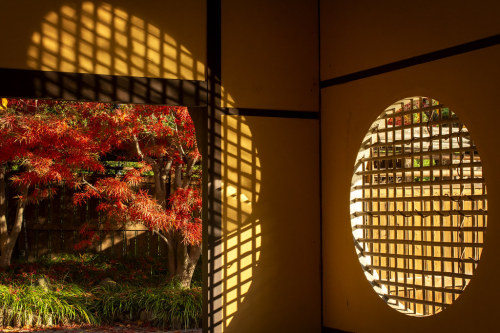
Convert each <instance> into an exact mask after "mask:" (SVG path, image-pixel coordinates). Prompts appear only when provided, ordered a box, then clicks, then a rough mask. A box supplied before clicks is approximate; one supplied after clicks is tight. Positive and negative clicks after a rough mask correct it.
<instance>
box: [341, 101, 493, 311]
mask: <svg viewBox="0 0 500 333" xmlns="http://www.w3.org/2000/svg"><path fill="white" fill-rule="evenodd" d="M351 224H352V230H353V236H354V242H355V246H356V250H357V252H358V256H359V259H360V262H361V264H362V266H363V269H364V271H365V275H366V276H367V278H368V280H369V281H370V283H371V284H372V286H373V287H374V289H375V291H376V292H377V293H378V294H379V295H380V297H382V298H383V299H384V300H385V301H386V302H387V303H388V304H389V305H391V306H393V307H394V308H396V309H398V310H399V311H402V312H405V313H407V314H412V315H418V316H426V315H432V314H435V313H437V312H439V311H442V310H443V309H445V308H446V307H447V306H449V305H450V304H452V303H453V302H454V301H455V300H456V299H457V298H458V297H459V296H460V294H461V293H462V291H463V290H464V288H465V287H466V286H467V284H468V283H469V281H470V279H471V278H472V276H473V274H474V271H475V269H476V267H477V265H478V262H479V259H480V256H481V251H482V247H483V241H484V233H485V231H486V224H487V197H486V185H485V181H484V178H483V173H482V167H481V160H480V158H479V155H478V152H477V149H476V146H475V145H474V142H473V141H472V140H471V138H470V136H469V132H468V130H467V128H466V127H465V126H464V125H463V124H462V123H461V122H460V120H459V119H458V117H457V116H456V115H455V113H453V112H452V111H451V110H450V109H449V108H447V107H445V106H444V105H442V104H440V103H439V102H437V101H435V100H432V99H429V98H425V97H413V98H407V99H404V100H401V101H399V102H397V103H395V104H393V105H391V106H390V107H389V108H387V109H386V110H385V111H384V112H383V113H382V114H381V115H380V116H379V118H378V119H377V120H376V121H375V122H374V123H373V125H372V127H371V128H370V130H369V132H368V134H367V135H366V137H365V139H364V141H363V143H362V146H361V149H360V151H359V154H358V158H357V161H356V166H355V173H354V176H353V181H352V188H351Z"/></svg>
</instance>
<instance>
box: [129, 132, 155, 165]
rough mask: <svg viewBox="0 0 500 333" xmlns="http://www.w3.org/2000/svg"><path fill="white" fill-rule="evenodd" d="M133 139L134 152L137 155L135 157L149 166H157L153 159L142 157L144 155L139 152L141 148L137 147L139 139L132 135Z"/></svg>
mask: <svg viewBox="0 0 500 333" xmlns="http://www.w3.org/2000/svg"><path fill="white" fill-rule="evenodd" d="M133 138H134V148H135V152H136V153H137V155H139V157H140V158H141V159H142V160H144V161H146V162H147V163H149V164H151V165H152V166H153V167H154V166H155V165H157V163H156V161H155V160H154V159H152V158H151V157H149V156H147V155H144V153H143V152H142V150H141V146H140V145H139V139H137V136H136V135H134V136H133Z"/></svg>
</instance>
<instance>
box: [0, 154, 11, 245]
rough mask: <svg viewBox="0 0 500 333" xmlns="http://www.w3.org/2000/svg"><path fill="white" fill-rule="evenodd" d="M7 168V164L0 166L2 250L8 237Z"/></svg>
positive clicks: (0, 230)
mask: <svg viewBox="0 0 500 333" xmlns="http://www.w3.org/2000/svg"><path fill="white" fill-rule="evenodd" d="M6 172H7V168H6V166H5V164H3V165H1V166H0V250H1V249H3V247H4V245H5V243H6V242H7V238H8V236H9V235H8V229H7V194H6V193H5V191H6V189H7V186H6V183H5V174H6Z"/></svg>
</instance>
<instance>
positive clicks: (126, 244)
mask: <svg viewBox="0 0 500 333" xmlns="http://www.w3.org/2000/svg"><path fill="white" fill-rule="evenodd" d="M152 186H154V185H153V184H150V183H147V184H146V187H149V188H151V187H152ZM73 193H74V191H73V190H71V189H68V188H65V187H62V188H60V189H58V192H57V194H56V195H55V196H54V197H52V198H50V199H45V200H43V201H40V202H38V203H31V204H28V205H27V207H26V209H25V214H24V223H23V228H22V231H21V234H20V235H19V238H18V241H17V244H16V250H15V253H14V256H15V257H18V258H27V259H35V258H38V257H40V256H42V255H51V254H57V253H72V252H76V250H75V244H77V243H79V242H80V241H81V240H82V235H81V234H80V232H79V231H80V230H81V227H82V225H83V224H84V223H86V222H88V223H90V225H93V226H95V227H94V228H92V229H89V230H93V231H95V233H96V234H97V235H98V236H99V240H98V241H95V242H93V244H92V245H91V246H90V247H88V248H87V249H86V251H90V252H95V253H103V254H105V255H107V256H109V257H123V256H134V257H141V256H147V257H166V252H167V247H166V244H165V242H164V241H163V240H162V239H161V238H159V236H158V235H156V234H153V233H152V232H150V231H149V230H147V228H146V227H144V226H143V225H141V224H134V225H126V226H124V227H122V228H120V227H119V226H117V227H116V228H115V227H113V226H109V225H105V223H104V217H103V216H102V214H101V213H99V212H98V211H97V210H96V207H97V205H98V201H97V200H90V201H89V202H88V203H87V204H84V205H82V206H75V205H74V204H73ZM16 201H17V198H16V193H14V191H13V190H12V189H8V190H7V207H8V209H7V220H8V221H10V220H12V218H13V217H14V216H15V207H16Z"/></svg>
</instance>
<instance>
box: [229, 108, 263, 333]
mask: <svg viewBox="0 0 500 333" xmlns="http://www.w3.org/2000/svg"><path fill="white" fill-rule="evenodd" d="M221 122H222V126H221V132H222V133H221V134H222V135H221V137H222V138H221V148H222V155H221V165H222V169H221V175H222V177H221V178H222V187H221V189H220V190H221V200H222V226H221V227H222V230H221V231H222V237H221V244H220V247H221V253H222V255H221V266H222V267H221V276H222V281H221V282H222V293H221V303H222V306H221V310H220V311H221V312H222V313H220V315H221V321H222V322H221V331H224V330H226V329H227V328H228V326H229V324H230V323H231V320H232V319H233V316H234V315H235V314H236V312H237V311H238V308H239V306H240V305H241V303H242V302H243V301H244V300H245V295H246V293H247V292H248V290H249V288H250V285H251V284H252V276H253V274H254V271H255V268H256V266H257V265H258V262H259V258H260V247H261V226H260V221H259V219H256V218H253V217H252V212H253V209H254V205H255V204H256V203H257V201H258V199H259V191H260V181H261V172H260V160H259V157H258V154H257V148H256V147H255V145H254V143H253V141H252V133H251V132H250V128H249V126H248V125H247V124H246V121H245V117H242V116H241V117H240V116H231V115H225V116H222V120H221Z"/></svg>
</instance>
